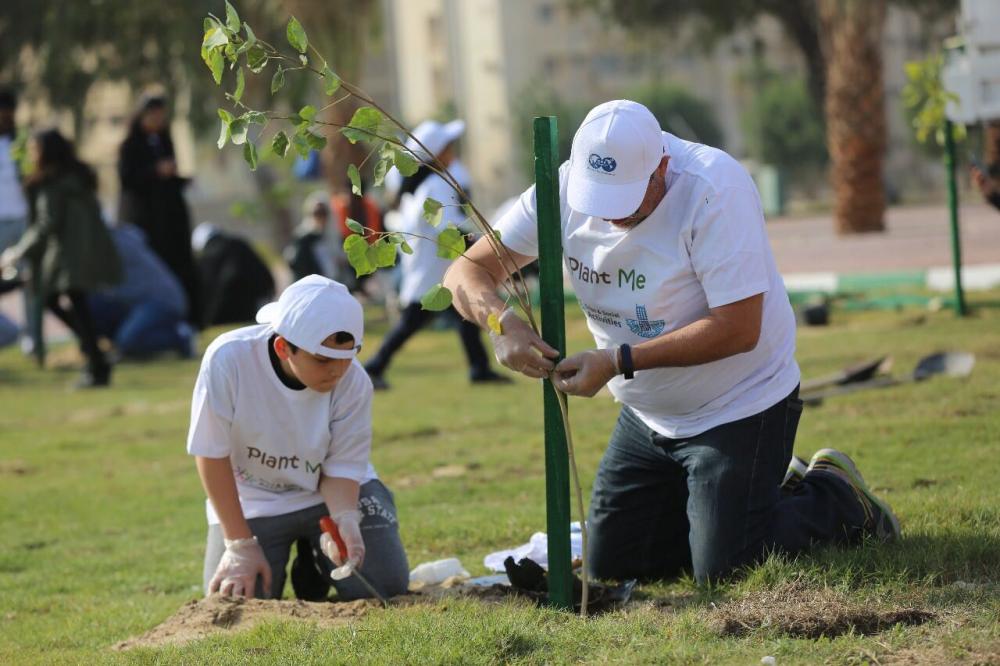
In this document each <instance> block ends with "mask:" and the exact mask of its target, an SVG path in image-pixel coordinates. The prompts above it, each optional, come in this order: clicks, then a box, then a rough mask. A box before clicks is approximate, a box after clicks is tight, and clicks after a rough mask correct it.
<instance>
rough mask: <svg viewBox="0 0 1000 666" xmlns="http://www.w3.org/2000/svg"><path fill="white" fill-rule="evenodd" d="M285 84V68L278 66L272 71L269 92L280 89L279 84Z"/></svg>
mask: <svg viewBox="0 0 1000 666" xmlns="http://www.w3.org/2000/svg"><path fill="white" fill-rule="evenodd" d="M283 85H285V70H283V69H282V68H281V66H280V65H279V66H278V69H276V70H275V71H274V76H272V77H271V94H272V95H273V94H274V93H276V92H278V91H279V90H281V86H283Z"/></svg>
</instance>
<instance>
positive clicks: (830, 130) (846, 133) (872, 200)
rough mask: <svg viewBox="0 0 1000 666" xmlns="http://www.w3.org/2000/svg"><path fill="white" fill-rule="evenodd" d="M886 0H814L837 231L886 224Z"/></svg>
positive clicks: (874, 228)
mask: <svg viewBox="0 0 1000 666" xmlns="http://www.w3.org/2000/svg"><path fill="white" fill-rule="evenodd" d="M886 4H887V3H886V0H817V8H818V11H819V19H820V26H821V37H822V40H823V48H824V53H825V56H826V64H827V69H826V99H825V104H824V112H825V115H826V137H827V148H828V150H829V152H830V183H831V185H832V187H833V190H834V194H835V197H836V208H835V213H834V215H835V222H836V229H837V232H838V233H840V234H851V233H859V232H867V231H883V230H884V229H885V222H884V215H885V207H886V206H885V190H884V186H883V182H882V161H883V158H884V155H885V150H886V119H885V90H884V84H883V80H882V45H881V40H882V34H883V28H884V26H885V16H886Z"/></svg>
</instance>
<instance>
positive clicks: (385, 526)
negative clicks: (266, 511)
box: [203, 479, 410, 601]
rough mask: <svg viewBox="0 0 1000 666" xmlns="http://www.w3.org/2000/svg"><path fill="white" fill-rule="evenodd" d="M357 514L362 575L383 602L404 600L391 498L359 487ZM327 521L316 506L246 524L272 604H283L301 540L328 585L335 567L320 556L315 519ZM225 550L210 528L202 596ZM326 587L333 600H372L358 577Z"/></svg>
mask: <svg viewBox="0 0 1000 666" xmlns="http://www.w3.org/2000/svg"><path fill="white" fill-rule="evenodd" d="M358 509H359V510H360V511H361V537H362V538H363V539H364V541H365V561H364V563H363V564H362V565H361V575H362V576H364V577H365V578H366V579H368V582H370V583H371V584H372V585H373V586H374V587H375V589H376V590H378V591H379V594H381V595H382V596H384V597H386V598H388V597H395V596H398V595H400V594H405V593H406V590H407V588H408V586H409V583H410V569H409V565H408V564H407V561H406V551H405V550H404V549H403V542H402V540H401V539H400V538H399V522H398V520H397V518H396V504H395V503H394V502H393V499H392V493H390V492H389V489H388V488H386V487H385V485H384V484H383V483H382V482H381V481H379V480H378V479H373V480H371V481H368V482H367V483H364V484H362V486H361V495H360V497H359V498H358ZM327 515H329V511H327V508H326V505H325V504H317V505H316V506H312V507H309V508H306V509H302V510H300V511H294V512H292V513H286V514H284V515H280V516H267V517H264V518H251V519H249V520H248V521H247V523H248V524H249V525H250V531H251V532H253V534H254V536H256V537H257V541H258V542H260V546H261V548H262V549H263V550H264V556H265V557H267V561H268V563H270V565H271V598H272V599H280V598H281V595H282V592H283V591H284V588H285V579H286V574H285V569H286V567H287V566H288V559H289V556H290V555H291V549H292V544H297V546H296V547H300V546H299V545H298V544H299V542H300V540H307V541H308V542H309V544H310V545H311V548H312V556H313V558H315V562H316V564H317V565H318V566H319V569H320V571H321V573H322V576H323V578H324V579H326V580H329V576H330V572H331V571H332V570H333V563H332V562H330V560H328V559H327V557H326V556H325V555H322V554H321V551H320V548H319V535H320V529H319V519H320V518H322V517H323V516H327ZM225 550H226V547H225V544H224V542H223V538H222V528H221V527H220V526H219V525H209V526H208V540H207V544H206V547H205V568H204V572H203V577H204V581H203V582H204V589H205V591H206V592H208V585H209V582H211V580H212V576H214V575H215V569H216V567H218V566H219V560H221V559H222V554H223V553H224V552H225ZM330 582H331V584H332V585H333V587H334V588H336V590H337V598H338V599H339V600H340V601H351V600H353V599H364V598H367V597H370V596H371V594H370V593H369V592H368V590H367V588H365V587H364V585H363V584H362V583H361V582H360V581H358V579H357V577H356V576H348V577H347V578H345V579H343V580H336V581H335V580H330ZM255 596H256V597H257V598H259V599H261V598H264V587H263V581H262V580H261V578H260V577H259V576H258V577H257V590H256V595H255Z"/></svg>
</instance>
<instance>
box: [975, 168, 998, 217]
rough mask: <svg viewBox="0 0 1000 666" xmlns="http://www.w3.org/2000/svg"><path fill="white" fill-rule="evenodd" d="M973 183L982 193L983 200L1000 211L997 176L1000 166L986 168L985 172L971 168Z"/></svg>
mask: <svg viewBox="0 0 1000 666" xmlns="http://www.w3.org/2000/svg"><path fill="white" fill-rule="evenodd" d="M970 171H971V174H972V182H973V183H975V184H976V188H977V189H978V190H979V191H980V192H981V193H982V195H983V198H984V199H986V201H987V202H989V204H990V205H991V206H993V207H994V208H996V209H997V210H1000V186H998V185H997V175H998V173H1000V165H997V166H990V167H986V168H985V171H984V170H983V169H980V168H979V167H978V166H973V167H972V168H971V170H970Z"/></svg>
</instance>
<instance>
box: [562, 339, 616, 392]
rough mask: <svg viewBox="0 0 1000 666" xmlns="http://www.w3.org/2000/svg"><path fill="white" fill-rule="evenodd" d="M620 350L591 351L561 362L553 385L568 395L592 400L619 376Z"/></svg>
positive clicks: (612, 348) (574, 355)
mask: <svg viewBox="0 0 1000 666" xmlns="http://www.w3.org/2000/svg"><path fill="white" fill-rule="evenodd" d="M617 356H618V350H617V349H616V348H614V347H611V348H608V349H591V350H590V351H585V352H580V353H579V354H573V355H572V356H570V357H568V358H565V359H563V360H562V361H560V363H559V365H557V366H556V372H555V375H554V376H553V379H552V383H553V384H554V385H555V387H556V388H557V389H559V390H560V391H562V392H563V393H566V394H568V395H579V396H583V397H585V398H590V397H592V396H593V395H594V394H596V393H597V392H598V391H600V390H601V388H602V387H603V386H604V385H605V384H607V383H608V382H609V381H611V378H612V377H614V376H615V375H617V374H618V365H617Z"/></svg>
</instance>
